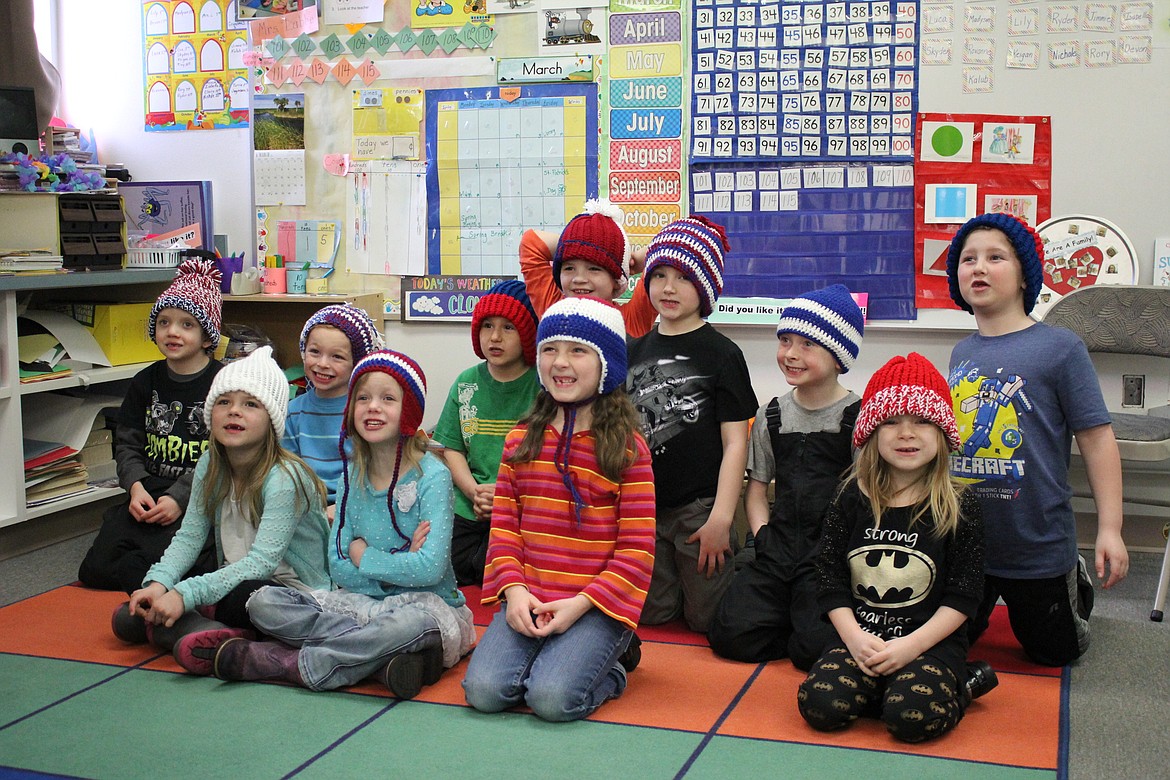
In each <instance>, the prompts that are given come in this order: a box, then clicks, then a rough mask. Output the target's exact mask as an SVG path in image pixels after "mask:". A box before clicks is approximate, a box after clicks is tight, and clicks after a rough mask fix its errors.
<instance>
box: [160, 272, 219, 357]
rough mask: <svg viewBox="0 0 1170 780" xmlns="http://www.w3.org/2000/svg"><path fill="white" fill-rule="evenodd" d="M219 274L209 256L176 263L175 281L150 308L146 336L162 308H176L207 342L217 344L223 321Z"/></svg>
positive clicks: (212, 345) (213, 347) (213, 346)
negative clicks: (198, 330)
mask: <svg viewBox="0 0 1170 780" xmlns="http://www.w3.org/2000/svg"><path fill="white" fill-rule="evenodd" d="M222 278H223V276H222V275H221V274H220V272H219V269H218V268H216V267H215V263H213V262H211V261H210V260H200V259H198V258H194V257H190V258H187V259H186V260H184V261H183V262H182V264H180V265H179V270H178V271H177V272H176V273H175V281H173V282H171V286H170V287H168V288H167V289H166V290H165V291H163V294H162V295H160V296H159V297H158V300H157V301H155V302H154V306H153V307H152V308H151V310H150V320H149V327H148V329H149V332H150V340H151V341H154V333H155V324H156V323H157V321H158V313H159V312H160V311H162V310H163V309H179V310H181V311H185V312H187V313H188V314H190V315H191V316H192V317H194V318H195V320H196V322H198V323H199V327H201V328H203V332H204V333H205V334H206V335H207V340H208V341H210V342H211V348H212V349H215V347H217V346H218V345H219V331H220V324H221V323H222V322H223V319H222V318H223V290H222V289H221V287H220V281H221V280H222Z"/></svg>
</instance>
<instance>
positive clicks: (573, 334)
mask: <svg viewBox="0 0 1170 780" xmlns="http://www.w3.org/2000/svg"><path fill="white" fill-rule="evenodd" d="M546 341H575V342H577V343H578V344H584V345H586V346H588V347H592V348H593V349H595V350H596V351H597V354H598V355H600V356H601V383H600V386H599V387H598V392H599V393H600V394H601V395H605V394H606V393H610V392H613V390H614V389H615V388H617V387H621V386H622V385H623V384H625V381H626V325H625V323H624V322H623V321H622V313H621V312H620V311H619V310H618V308H617V307H616V306H614V305H613V304H612V303H610V302H609V301H603V300H601V299H600V298H594V297H592V296H583V297H581V298H562V299H561V300H559V301H557V302H556V303H554V304H553V305H552V306H550V307H548V310H547V311H545V313H544V316H543V317H541V318H540V324H539V325H538V326H537V328H536V352H537V355H538V359H539V354H540V347H541V345H542V344H544V343H545V342H546ZM540 384H541V386H542V387H543V386H544V377H540Z"/></svg>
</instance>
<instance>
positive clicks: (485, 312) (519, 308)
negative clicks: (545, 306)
mask: <svg viewBox="0 0 1170 780" xmlns="http://www.w3.org/2000/svg"><path fill="white" fill-rule="evenodd" d="M488 317H503V318H504V319H506V320H508V322H511V323H512V325H513V327H515V328H516V332H517V333H519V334H520V349H521V351H522V352H523V353H524V362H525V363H527V364H528V365H530V366H533V365H536V319H537V318H536V310H535V309H533V308H532V301H531V300H529V298H528V288H527V287H525V286H524V282H522V281H520V280H519V279H508V280H507V281H503V282H499V283H497V284H496V285H494V286H493V287H492V288H491V289H490V290H488V291H487V295H485V296H483V297H482V298H480V299H479V302H478V303H476V304H475V311H473V312H472V313H471V346H472V348H473V349H474V350H475V354H476V355H477V356H478V357H479V358H480V359H482V360H487V357H486V356H485V355H484V354H483V347H482V346H481V345H480V343H479V329H480V328H481V327H483V321H484V320H486V319H487V318H488Z"/></svg>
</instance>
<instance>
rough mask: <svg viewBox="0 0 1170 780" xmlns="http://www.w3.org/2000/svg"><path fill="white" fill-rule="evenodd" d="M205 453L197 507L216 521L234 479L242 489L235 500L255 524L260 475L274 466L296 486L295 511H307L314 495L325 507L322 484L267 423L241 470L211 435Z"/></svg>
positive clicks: (261, 509) (261, 493)
mask: <svg viewBox="0 0 1170 780" xmlns="http://www.w3.org/2000/svg"><path fill="white" fill-rule="evenodd" d="M206 457H207V459H208V461H207V473H206V475H205V476H204V479H203V493H202V495H201V496H200V507H201V508H202V509H203V513H204V514H205V515H207V516H208V517H210V518H213V522H215V523H216V524H217V525H218V524H219V514H220V513H219V508H220V507H222V506H223V505H224V504H226V503H227V501H228V500H229V498H230V497H231V496H232V494H233V492H234V491H233V489H232V484H233V482H235V484H237V485H241V486H242V490H240V491H239V492H238V493H237V494H236V500H237V501H238V502H239V503H240V506H241V507H244V508H245V515H246V516H247V518H248V521H249V522H250V523H251V524H252V527H254V528H256V527H259V525H260V518H261V517H263V516H264V478H265V477H266V476H267V475H268V472H269V471H271V470H272V469H273V467H276V466H279V467H280V468H281V469H283V470H284V471H285V473H287V474H288V475H289V477H290V478H291V479H292V481H293V483H294V484H295V485H296V486H297V488H296V492H297V498H296V503H295V504H294V506H295V508H296V511H297V512H307V511H309V510H310V509H311V508H312V507H313V503H314V499H316V502H317V504H318V506H320V507H321V508H322V509H324V507H325V502H326V500H327V498H326V493H325V484H324V483H323V482H322V481H321V480H320V478H319V477H318V476H317V475H316V474H315V473H313V470H312V469H311V468H309V465H308V464H307V463H305V462H304V461H303V460H301V459H300V458H299V457H297V456H296V455H294V454H293V453H291V452H289V451H288V450H286V449H285V448H284V447H282V446H281V444H280V440H279V439H278V438H276V430H275V429H274V428H273V427H272V425H271V423H269V425H268V435H267V436H265V437H264V441H263V442H262V444H261V447H260V449H259V451H258V452H257V454H256V457H255V459H253V460H252V462H251V463H249V464H248V465H247V466H245V467H244V469H243V470H242V473H236V472H235V471H233V470H232V465H231V462H230V461H229V460H228V457H227V449H226V448H225V447H224V446H223V444H221V443H220V442H219V440H217V439H216V438H215V436H211V437H210V438H209V441H208V447H207V453H206Z"/></svg>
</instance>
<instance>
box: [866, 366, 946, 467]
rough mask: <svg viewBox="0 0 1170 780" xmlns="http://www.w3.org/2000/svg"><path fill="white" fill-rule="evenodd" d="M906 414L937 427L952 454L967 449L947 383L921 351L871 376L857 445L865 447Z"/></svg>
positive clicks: (883, 367)
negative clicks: (875, 434) (890, 422)
mask: <svg viewBox="0 0 1170 780" xmlns="http://www.w3.org/2000/svg"><path fill="white" fill-rule="evenodd" d="M902 414H906V415H910V416H912V417H922V418H924V419H927V420H930V421H931V422H932V423H934V424H935V425H937V426H938V427H939V428H940V429H941V430H942V432H943V435H944V436H946V439H947V446H948V447H950V448H951V451H952V452H954V451H955V450H957V449H959V448H960V447H962V446H963V442H962V440H961V439H960V438H959V426H958V425H957V424H956V423H955V409H954V407H953V406H952V405H951V389H950V388H949V387H948V386H947V380H945V379H943V375H942V374H940V373H939V372H938V369H937V368H935V367H934V365H933V364H931V362H930V361H929V360H927V359H926V358H924V357H923V356H922V355H919V354H918V353H917V352H911V353H910V354H909V355H907V356H906V357H902V356H900V355H899V356H898V357H894V358H891V359H890V361H889V362H888V363H886V364H885V365H884V366H882V367H881V368H879V369H878V370H877V372H876V373H875V374H874V375H873V376H872V377H870V380H869V384H867V385H866V386H865V395H863V396H862V397H861V411H860V412H859V413H858V415H857V423H856V424H855V425H854V426H853V446H854V447H860V446H861V445H862V444H865V441H866V439H868V438H869V437H870V435H871V434H872V433H873V432H874V431H875V430H876V429H877V427H878V426H879V425H881V424H882V423H883V422H885V421H886V420H888V419H890V418H891V417H897V416H898V415H902Z"/></svg>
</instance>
